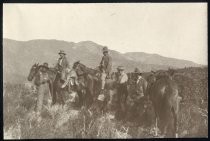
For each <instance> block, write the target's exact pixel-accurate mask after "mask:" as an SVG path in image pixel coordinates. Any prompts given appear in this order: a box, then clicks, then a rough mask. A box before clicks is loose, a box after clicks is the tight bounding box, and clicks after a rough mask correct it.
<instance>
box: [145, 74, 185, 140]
mask: <svg viewBox="0 0 210 141" xmlns="http://www.w3.org/2000/svg"><path fill="white" fill-rule="evenodd" d="M148 81H149V86H148V89H147V95H148V96H149V99H150V100H151V101H152V104H153V107H154V111H155V117H156V135H157V127H159V129H160V131H161V133H162V134H163V135H167V136H175V137H178V133H177V132H178V125H177V123H178V112H179V102H180V100H181V99H180V96H179V95H178V86H177V84H176V83H175V82H174V81H173V79H172V77H171V74H170V73H167V72H165V73H158V74H156V73H154V72H153V73H152V74H151V75H150V76H149V77H148Z"/></svg>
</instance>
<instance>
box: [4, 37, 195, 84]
mask: <svg viewBox="0 0 210 141" xmlns="http://www.w3.org/2000/svg"><path fill="white" fill-rule="evenodd" d="M102 48H103V46H102V45H99V44H97V43H94V42H92V41H81V42H78V43H74V42H67V41H61V40H44V39H39V40H30V41H15V40H11V39H3V74H4V81H13V82H18V81H22V80H25V78H26V76H27V75H28V73H29V70H30V68H31V66H32V65H33V64H34V63H38V62H39V63H40V64H41V63H43V62H48V63H49V65H50V67H52V66H53V65H54V64H55V63H56V61H57V59H58V58H59V55H58V52H59V50H61V49H62V50H65V52H66V53H67V58H68V60H69V62H70V65H72V64H73V62H75V61H77V60H80V61H81V63H83V64H85V65H86V66H88V67H91V68H95V67H96V66H98V65H99V62H100V60H101V57H102V52H101V50H102ZM110 49H111V48H110ZM110 55H111V56H112V58H113V70H115V69H116V67H117V66H118V65H124V66H125V68H126V71H133V70H134V68H135V67H139V68H140V70H141V71H150V70H151V69H155V70H159V69H168V67H172V68H183V67H190V66H193V67H195V66H199V65H198V64H196V63H193V62H191V61H186V60H178V59H174V58H167V57H163V56H160V55H155V54H147V53H142V52H133V53H125V54H122V53H120V52H117V51H114V50H110ZM21 77H22V78H21ZM20 78H21V79H20Z"/></svg>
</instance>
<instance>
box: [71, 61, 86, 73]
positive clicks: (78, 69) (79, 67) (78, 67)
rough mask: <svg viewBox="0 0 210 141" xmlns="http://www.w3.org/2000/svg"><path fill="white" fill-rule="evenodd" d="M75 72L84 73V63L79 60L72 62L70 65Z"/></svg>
mask: <svg viewBox="0 0 210 141" xmlns="http://www.w3.org/2000/svg"><path fill="white" fill-rule="evenodd" d="M72 68H73V69H74V70H75V71H76V72H77V73H79V74H80V73H84V72H85V68H86V67H85V65H83V64H81V63H80V61H77V62H75V63H74V64H73V67H72Z"/></svg>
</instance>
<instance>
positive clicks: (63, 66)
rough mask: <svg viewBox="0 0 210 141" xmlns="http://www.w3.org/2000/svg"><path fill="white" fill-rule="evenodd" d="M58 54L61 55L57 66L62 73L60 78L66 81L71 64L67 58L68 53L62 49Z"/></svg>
mask: <svg viewBox="0 0 210 141" xmlns="http://www.w3.org/2000/svg"><path fill="white" fill-rule="evenodd" d="M58 54H59V55H60V58H59V59H58V62H57V64H56V66H55V68H56V69H57V70H58V72H59V73H60V74H61V78H60V79H61V81H63V82H65V80H66V73H67V70H68V69H69V68H70V65H69V62H68V60H67V58H66V53H65V52H64V51H63V50H60V52H59V53H58Z"/></svg>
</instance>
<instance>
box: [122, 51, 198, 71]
mask: <svg viewBox="0 0 210 141" xmlns="http://www.w3.org/2000/svg"><path fill="white" fill-rule="evenodd" d="M124 55H125V56H126V57H127V58H128V59H131V60H133V61H137V62H141V63H143V64H156V65H162V64H165V65H167V66H173V67H175V68H184V67H189V66H190V67H199V66H201V65H198V64H196V63H194V62H192V61H187V60H181V59H175V58H168V57H163V56H160V55H158V54H148V53H144V52H128V53H125V54H124Z"/></svg>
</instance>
